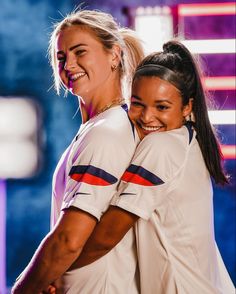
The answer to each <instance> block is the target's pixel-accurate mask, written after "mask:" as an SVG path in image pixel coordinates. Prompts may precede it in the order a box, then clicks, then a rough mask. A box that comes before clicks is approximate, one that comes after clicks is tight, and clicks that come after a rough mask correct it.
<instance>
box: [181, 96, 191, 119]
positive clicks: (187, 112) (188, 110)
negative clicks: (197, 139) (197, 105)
mask: <svg viewBox="0 0 236 294" xmlns="http://www.w3.org/2000/svg"><path fill="white" fill-rule="evenodd" d="M192 110H193V98H190V99H189V102H188V104H186V105H184V107H183V117H187V116H189V115H190V114H191V112H192Z"/></svg>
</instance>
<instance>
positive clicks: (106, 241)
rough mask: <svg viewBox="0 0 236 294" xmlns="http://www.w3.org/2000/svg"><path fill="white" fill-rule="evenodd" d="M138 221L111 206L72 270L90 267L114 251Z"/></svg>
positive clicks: (128, 213) (134, 217)
mask: <svg viewBox="0 0 236 294" xmlns="http://www.w3.org/2000/svg"><path fill="white" fill-rule="evenodd" d="M137 220H138V216H137V215H134V214H132V213H130V212H128V211H125V210H123V209H120V208H119V207H114V206H110V208H109V209H108V210H107V212H106V213H105V214H104V215H103V217H102V218H101V221H100V222H99V223H98V224H97V225H96V227H95V229H94V231H93V233H92V234H91V236H90V238H89V239H88V241H87V243H86V244H85V246H84V248H83V251H82V252H81V254H80V256H79V258H78V259H77V260H76V261H75V262H74V263H73V265H72V267H71V269H75V268H80V267H82V266H85V265H88V264H90V263H92V262H94V261H96V260H97V259H99V258H101V257H102V256H104V255H106V254H107V253H108V252H109V251H110V250H112V249H113V248H114V247H115V246H116V245H117V244H118V243H119V242H120V241H121V239H122V238H123V237H124V235H125V234H126V233H127V232H128V230H129V229H130V228H131V227H132V226H133V225H134V224H135V222H136V221H137Z"/></svg>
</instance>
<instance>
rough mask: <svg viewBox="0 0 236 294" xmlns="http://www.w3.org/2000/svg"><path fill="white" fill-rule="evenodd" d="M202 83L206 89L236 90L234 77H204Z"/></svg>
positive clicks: (235, 78)
mask: <svg viewBox="0 0 236 294" xmlns="http://www.w3.org/2000/svg"><path fill="white" fill-rule="evenodd" d="M202 81H203V84H204V86H205V87H206V89H208V90H236V77H234V76H233V77H204V78H203V80H202Z"/></svg>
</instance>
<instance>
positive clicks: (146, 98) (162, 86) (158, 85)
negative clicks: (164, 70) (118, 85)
mask: <svg viewBox="0 0 236 294" xmlns="http://www.w3.org/2000/svg"><path fill="white" fill-rule="evenodd" d="M191 110H192V102H191V101H190V102H189V104H188V105H186V106H183V103H182V97H181V94H180V92H179V90H178V89H177V88H176V87H175V86H173V85H172V84H171V83H169V82H167V81H164V80H162V79H160V78H158V77H155V76H154V77H140V78H138V79H136V80H135V81H134V82H133V87H132V96H131V105H130V110H129V116H130V119H131V120H132V121H133V122H134V124H135V126H136V128H137V130H138V133H139V135H140V137H141V138H143V137H145V136H146V135H148V134H149V133H152V132H164V131H169V130H173V129H177V128H180V127H181V126H182V125H183V123H184V118H185V117H186V116H188V115H189V114H190V113H191Z"/></svg>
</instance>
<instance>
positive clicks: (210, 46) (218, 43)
mask: <svg viewBox="0 0 236 294" xmlns="http://www.w3.org/2000/svg"><path fill="white" fill-rule="evenodd" d="M181 42H182V43H183V44H184V45H185V46H186V47H187V48H188V49H189V51H191V52H192V53H197V54H214V53H235V46H236V40H235V39H219V40H216V39H215V40H183V41H181Z"/></svg>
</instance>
